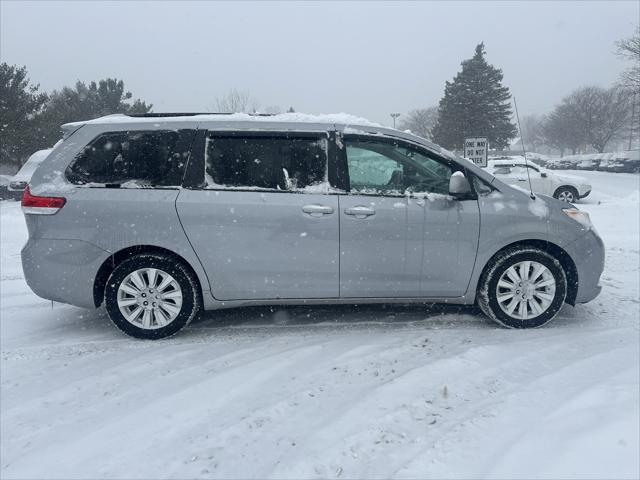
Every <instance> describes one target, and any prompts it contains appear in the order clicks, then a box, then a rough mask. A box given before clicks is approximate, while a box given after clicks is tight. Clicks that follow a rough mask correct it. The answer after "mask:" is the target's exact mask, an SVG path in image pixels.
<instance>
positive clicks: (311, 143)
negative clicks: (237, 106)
mask: <svg viewBox="0 0 640 480" xmlns="http://www.w3.org/2000/svg"><path fill="white" fill-rule="evenodd" d="M326 152H327V140H326V139H321V138H314V137H309V138H307V137H291V138H287V137H273V136H265V137H255V136H246V137H238V136H233V137H231V136H228V137H227V136H218V135H212V136H210V137H209V138H207V146H206V162H205V163H206V166H205V168H206V179H207V187H209V188H260V189H273V190H299V189H305V188H307V187H313V186H317V185H322V184H324V183H326V176H327V175H326V171H327V153H326Z"/></svg>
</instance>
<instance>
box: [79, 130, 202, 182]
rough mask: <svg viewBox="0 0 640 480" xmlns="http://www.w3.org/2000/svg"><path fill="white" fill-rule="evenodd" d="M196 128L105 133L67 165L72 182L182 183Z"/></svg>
mask: <svg viewBox="0 0 640 480" xmlns="http://www.w3.org/2000/svg"><path fill="white" fill-rule="evenodd" d="M193 135H194V131H193V130H180V131H125V132H111V133H105V134H102V135H100V136H99V137H97V138H96V139H95V140H93V142H91V143H90V144H89V145H87V146H86V147H85V148H84V149H83V150H82V152H81V153H80V154H79V155H78V157H77V158H76V159H75V160H74V161H73V163H71V165H69V167H68V168H67V178H68V179H69V181H70V182H72V183H75V184H78V185H82V184H91V183H98V184H108V185H109V184H111V185H120V186H123V187H128V186H132V187H135V186H159V187H168V186H179V185H180V184H181V183H182V177H183V175H184V170H185V167H186V164H187V161H188V159H189V153H190V148H191V140H192V139H193Z"/></svg>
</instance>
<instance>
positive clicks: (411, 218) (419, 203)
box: [340, 135, 479, 298]
mask: <svg viewBox="0 0 640 480" xmlns="http://www.w3.org/2000/svg"><path fill="white" fill-rule="evenodd" d="M343 143H344V145H345V148H344V149H343V150H342V151H343V152H344V157H345V161H346V163H347V169H348V173H349V183H350V185H349V187H350V193H349V194H348V195H343V196H341V198H340V295H341V296H342V297H396V298H397V297H455V296H461V295H463V294H464V293H465V292H466V290H467V287H468V283H469V279H470V277H471V272H472V270H473V266H474V262H475V256H476V251H477V245H478V235H479V210H478V202H477V200H475V199H473V198H469V199H462V200H458V199H454V198H452V197H450V196H449V195H448V191H449V179H450V177H451V175H452V173H453V172H454V171H455V170H456V169H460V167H458V166H457V165H455V164H453V163H451V162H448V161H446V160H444V159H440V158H436V157H435V156H433V155H432V154H430V153H429V152H427V151H425V150H422V149H420V148H418V147H415V146H413V145H411V144H405V143H404V142H401V141H397V140H390V139H379V138H375V137H367V136H358V135H346V136H345V139H344V142H343Z"/></svg>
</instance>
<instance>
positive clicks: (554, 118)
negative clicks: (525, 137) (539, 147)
mask: <svg viewBox="0 0 640 480" xmlns="http://www.w3.org/2000/svg"><path fill="white" fill-rule="evenodd" d="M542 134H543V136H544V142H545V143H546V144H547V145H549V146H551V147H554V148H557V149H558V150H560V155H561V156H562V155H564V152H565V150H567V149H569V150H571V153H577V151H578V148H580V145H583V144H584V135H583V132H582V131H580V129H579V127H578V122H577V120H576V118H575V115H574V112H573V111H572V109H571V108H569V106H568V105H565V104H561V105H558V106H557V107H556V108H555V109H554V110H553V112H551V113H550V114H549V115H548V116H547V117H546V118H545V119H544V122H543V124H542Z"/></svg>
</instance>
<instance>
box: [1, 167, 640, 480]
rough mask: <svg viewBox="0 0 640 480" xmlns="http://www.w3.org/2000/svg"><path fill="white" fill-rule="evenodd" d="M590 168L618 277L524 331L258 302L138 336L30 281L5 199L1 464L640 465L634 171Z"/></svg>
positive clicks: (64, 472)
mask: <svg viewBox="0 0 640 480" xmlns="http://www.w3.org/2000/svg"><path fill="white" fill-rule="evenodd" d="M568 173H570V172H568ZM580 175H583V176H585V177H586V178H588V179H589V181H590V182H591V183H592V185H593V192H592V194H591V195H590V196H589V197H587V198H586V199H585V200H584V201H583V202H582V203H580V204H579V207H580V208H581V209H584V210H586V211H588V212H589V213H590V215H591V218H592V220H593V222H594V224H595V226H596V228H597V229H598V231H599V232H600V234H601V236H602V237H603V239H604V242H605V244H606V252H607V260H606V268H605V272H604V274H603V277H602V279H601V283H602V285H603V287H604V289H603V292H602V294H601V295H600V296H599V297H598V298H596V299H595V300H594V301H593V302H591V303H589V304H585V305H578V306H577V307H575V308H572V307H570V306H565V307H564V308H563V310H562V311H561V313H560V315H559V317H558V318H557V319H556V320H554V322H552V323H551V324H550V325H548V326H547V327H544V328H541V329H537V330H529V331H513V330H505V329H501V328H497V327H496V326H495V325H494V324H493V323H491V322H489V321H488V320H486V319H485V318H483V317H482V316H480V314H479V313H478V311H477V310H476V309H475V308H458V307H455V308H453V307H434V308H431V309H427V308H424V307H418V306H412V307H399V306H367V307H360V308H354V307H308V308H306V307H296V308H245V309H238V310H228V311H220V312H214V313H208V314H207V315H205V316H204V317H203V318H202V319H200V320H199V321H198V322H196V323H194V324H193V325H191V326H190V327H189V328H188V329H187V330H186V331H184V332H182V333H181V334H180V335H179V336H176V337H173V338H171V339H169V340H164V341H158V342H145V341H137V340H134V339H131V338H128V337H125V336H124V335H123V334H121V333H120V332H119V331H117V330H116V329H115V328H114V327H112V326H111V324H110V322H109V319H108V318H107V316H106V314H105V313H104V311H103V310H97V311H89V310H83V309H80V308H76V307H71V306H66V305H61V304H53V305H52V304H51V302H47V301H45V300H42V299H40V298H38V297H36V296H35V295H34V294H33V293H32V292H31V291H30V290H29V288H28V286H27V285H26V284H25V282H24V279H23V276H22V270H21V266H20V248H21V246H22V245H23V244H24V242H25V241H26V228H25V224H24V220H23V217H22V214H21V211H20V207H19V204H18V203H17V202H2V203H1V217H0V222H1V223H0V230H1V235H2V236H1V257H0V258H1V261H2V277H1V279H0V317H1V318H0V332H1V335H0V345H1V352H2V357H1V392H2V398H1V401H2V410H1V427H0V428H1V432H0V433H1V442H0V445H1V447H0V448H1V462H2V463H1V465H0V472H1V476H2V478H7V479H9V478H106V477H113V478H156V477H157V478H170V477H180V478H210V477H212V476H215V477H223V478H232V477H236V478H247V477H260V478H267V477H277V478H282V477H288V478H299V477H328V478H334V477H335V478H338V477H340V478H356V477H359V478H362V477H369V478H374V477H375V478H389V477H420V478H445V477H446V478H453V477H455V478H469V477H479V476H491V477H505V478H507V477H509V478H510V477H512V476H513V472H514V471H523V472H529V473H530V474H531V475H533V476H535V475H537V474H538V475H540V476H542V477H546V478H558V477H574V478H587V477H591V478H598V477H602V476H612V474H615V475H614V476H617V477H619V478H637V477H638V475H639V474H640V472H639V471H638V468H639V467H638V465H639V461H640V457H639V454H638V452H639V451H640V440H639V432H638V422H639V421H640V414H639V410H638V409H639V400H640V399H639V393H638V392H639V387H640V385H639V375H640V367H639V360H640V348H639V343H640V342H639V332H640V330H639V320H640V291H639V279H638V265H639V262H640V246H639V244H638V239H639V238H640V228H639V216H638V212H639V207H640V204H639V201H640V198H639V192H640V177H639V176H638V175H633V174H613V173H606V172H580Z"/></svg>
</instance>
